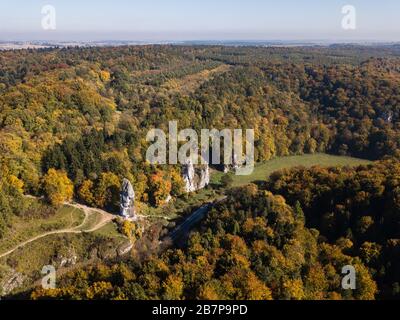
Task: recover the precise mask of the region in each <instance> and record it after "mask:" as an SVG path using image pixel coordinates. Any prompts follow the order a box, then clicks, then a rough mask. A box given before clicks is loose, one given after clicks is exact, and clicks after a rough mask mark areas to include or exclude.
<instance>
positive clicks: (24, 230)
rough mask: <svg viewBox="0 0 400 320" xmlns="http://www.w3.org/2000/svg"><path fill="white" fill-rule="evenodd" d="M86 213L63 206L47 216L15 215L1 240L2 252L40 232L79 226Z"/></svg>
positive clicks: (0, 250) (0, 251) (0, 248)
mask: <svg viewBox="0 0 400 320" xmlns="http://www.w3.org/2000/svg"><path fill="white" fill-rule="evenodd" d="M84 217H85V215H84V213H83V212H82V210H79V209H76V208H74V207H71V206H63V207H62V208H60V209H59V210H57V212H56V213H55V214H53V215H51V216H49V217H46V218H21V217H18V216H14V217H13V220H12V221H11V227H10V228H9V229H8V230H7V233H6V234H5V235H4V236H3V238H2V239H1V240H0V254H1V253H3V252H5V251H7V250H10V249H12V248H13V247H15V246H17V245H18V244H20V243H22V242H24V241H27V240H29V239H31V238H34V237H36V236H38V235H40V234H43V233H46V232H50V231H56V230H62V229H70V228H74V227H77V226H79V225H80V224H81V223H82V222H83V219H84Z"/></svg>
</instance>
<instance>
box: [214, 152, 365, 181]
mask: <svg viewBox="0 0 400 320" xmlns="http://www.w3.org/2000/svg"><path fill="white" fill-rule="evenodd" d="M370 163H371V161H368V160H363V159H357V158H352V157H342V156H333V155H329V154H307V155H300V156H290V157H280V158H276V159H273V160H271V161H267V162H265V163H261V164H258V165H256V167H255V168H254V172H253V173H252V174H251V175H249V176H236V175H232V178H233V186H235V187H237V186H241V185H244V184H248V183H251V182H254V181H261V180H266V179H267V178H268V177H269V176H270V175H271V174H272V173H273V172H275V171H278V170H281V169H285V168H293V167H297V166H304V167H312V166H317V165H318V166H321V167H331V166H357V165H362V164H370ZM223 175H224V174H223V173H222V172H217V173H215V174H214V175H213V176H212V183H214V184H219V183H220V179H221V177H222V176H223Z"/></svg>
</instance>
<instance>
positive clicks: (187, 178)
mask: <svg viewBox="0 0 400 320" xmlns="http://www.w3.org/2000/svg"><path fill="white" fill-rule="evenodd" d="M183 181H184V182H185V191H186V192H187V193H190V192H194V191H196V190H197V188H196V182H195V170H194V166H193V163H192V162H191V161H189V162H188V163H187V164H186V165H184V167H183Z"/></svg>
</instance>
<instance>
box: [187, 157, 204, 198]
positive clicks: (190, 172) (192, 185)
mask: <svg viewBox="0 0 400 320" xmlns="http://www.w3.org/2000/svg"><path fill="white" fill-rule="evenodd" d="M196 171H197V172H196ZM183 180H184V182H185V191H186V193H191V192H195V191H197V190H201V189H204V188H205V187H207V186H208V185H209V184H210V167H209V165H208V163H207V164H205V165H204V166H203V167H201V168H197V169H195V167H194V165H193V164H192V162H191V161H189V162H188V163H187V164H186V165H185V166H184V167H183Z"/></svg>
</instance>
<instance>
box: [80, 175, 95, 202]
mask: <svg viewBox="0 0 400 320" xmlns="http://www.w3.org/2000/svg"><path fill="white" fill-rule="evenodd" d="M92 190H93V182H92V181H91V180H85V181H84V182H83V183H82V185H81V187H80V188H79V190H78V195H79V198H80V199H81V200H82V201H83V202H85V203H86V204H87V205H89V206H93V205H94V204H95V199H94V196H93V192H92Z"/></svg>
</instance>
